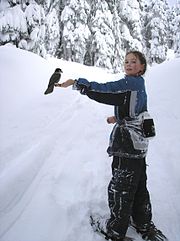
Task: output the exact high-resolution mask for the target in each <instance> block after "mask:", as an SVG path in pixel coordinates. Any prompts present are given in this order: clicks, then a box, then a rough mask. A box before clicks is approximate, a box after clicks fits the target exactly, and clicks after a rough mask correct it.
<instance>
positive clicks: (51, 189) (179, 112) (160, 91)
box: [0, 46, 180, 241]
mask: <svg viewBox="0 0 180 241" xmlns="http://www.w3.org/2000/svg"><path fill="white" fill-rule="evenodd" d="M179 66H180V59H173V60H169V61H167V62H165V63H163V64H161V65H155V66H153V67H151V68H149V69H148V72H147V74H146V84H147V92H148V99H149V110H150V113H151V115H152V116H153V117H154V120H155V123H156V131H157V136H156V138H154V140H152V141H151V143H150V147H149V152H148V158H147V162H148V165H149V167H148V186H149V190H150V193H151V199H152V204H153V215H154V218H153V219H154V221H155V223H156V225H157V226H158V227H159V228H160V229H161V230H162V231H163V232H164V233H165V234H166V235H167V236H168V237H169V241H179V237H180V208H179V201H180V175H179V173H180V164H179V156H180V150H179V143H180V128H179V121H180V109H179V107H178V103H179V89H180V83H179V76H178V75H179V74H178V67H179ZM0 67H1V71H0V89H1V95H0V110H1V119H0V133H1V137H0V143H1V145H0V241H49V240H51V241H77V240H78V241H84V240H86V241H92V240H93V241H101V240H103V239H102V238H101V237H99V236H98V235H97V234H95V233H94V232H93V231H92V229H91V227H90V225H89V214H90V213H91V212H98V213H100V214H101V215H108V213H109V210H108V206H107V185H108V182H109V180H110V177H111V159H110V158H109V157H108V156H107V154H106V148H107V145H108V138H109V134H110V132H111V129H112V125H108V124H107V123H106V117H107V116H111V115H113V108H112V107H110V106H106V105H103V104H99V103H96V102H94V101H91V100H89V99H88V98H87V97H86V96H81V95H80V94H79V93H78V92H77V91H72V90H71V88H69V89H60V88H56V89H55V90H54V92H53V93H52V94H50V95H48V96H45V95H44V94H43V93H44V91H45V89H46V87H47V84H48V80H49V77H50V76H51V74H52V73H53V71H54V69H55V68H56V67H60V68H62V69H63V72H64V73H63V75H62V81H63V80H66V79H67V78H78V77H86V78H88V79H89V80H95V81H99V82H103V81H109V80H116V79H118V78H119V77H120V76H122V75H112V74H110V73H107V72H106V71H105V70H103V69H100V68H95V67H87V66H83V65H81V64H77V63H72V62H67V61H63V60H58V59H55V58H48V59H47V60H45V59H42V58H41V57H39V56H37V55H35V54H33V53H30V52H27V51H24V50H20V49H17V48H15V47H12V46H3V47H0ZM128 234H129V235H130V236H134V237H136V240H137V241H140V240H141V238H140V237H139V236H138V235H137V234H135V233H134V231H133V230H131V229H130V230H128Z"/></svg>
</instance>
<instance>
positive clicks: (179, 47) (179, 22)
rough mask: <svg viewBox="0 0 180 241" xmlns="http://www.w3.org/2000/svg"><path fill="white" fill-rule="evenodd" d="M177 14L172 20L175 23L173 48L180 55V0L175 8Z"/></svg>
mask: <svg viewBox="0 0 180 241" xmlns="http://www.w3.org/2000/svg"><path fill="white" fill-rule="evenodd" d="M174 12H175V14H174V15H175V16H174V19H173V21H172V25H173V36H174V38H173V48H174V52H175V55H176V56H177V57H180V0H178V1H177V4H176V8H175V9H174Z"/></svg>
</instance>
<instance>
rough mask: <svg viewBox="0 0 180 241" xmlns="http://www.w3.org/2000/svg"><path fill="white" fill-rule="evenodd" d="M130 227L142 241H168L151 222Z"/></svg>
mask: <svg viewBox="0 0 180 241" xmlns="http://www.w3.org/2000/svg"><path fill="white" fill-rule="evenodd" d="M131 225H132V227H134V228H135V229H136V232H137V233H139V234H140V235H141V236H142V238H143V239H144V240H147V241H168V239H167V238H166V237H165V235H164V234H163V233H162V232H161V231H160V230H158V229H157V228H156V226H155V225H154V223H153V222H150V223H149V224H145V225H142V226H136V225H135V224H131Z"/></svg>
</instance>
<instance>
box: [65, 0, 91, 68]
mask: <svg viewBox="0 0 180 241" xmlns="http://www.w3.org/2000/svg"><path fill="white" fill-rule="evenodd" d="M89 11H90V8H89V4H88V3H87V2H86V0H69V1H68V3H67V5H66V6H65V7H64V9H63V11H62V13H61V24H62V26H63V30H62V39H61V48H62V57H64V58H65V59H67V60H72V61H75V62H79V63H83V62H84V56H85V54H86V51H87V40H88V38H89V37H90V31H89V28H88V13H89Z"/></svg>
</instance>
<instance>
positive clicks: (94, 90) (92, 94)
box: [74, 78, 140, 106]
mask: <svg viewBox="0 0 180 241" xmlns="http://www.w3.org/2000/svg"><path fill="white" fill-rule="evenodd" d="M139 83H140V82H139V81H137V79H136V80H135V79H133V78H132V79H131V78H129V79H128V78H124V79H120V80H118V81H112V82H107V83H97V82H89V81H88V80H86V79H84V78H79V79H78V80H77V81H76V82H75V86H74V87H75V89H77V90H80V92H81V94H84V95H87V96H88V97H89V98H91V99H93V100H95V101H97V102H100V103H104V104H108V105H117V106H118V105H121V104H123V103H124V101H125V100H126V98H127V96H129V93H130V91H133V90H138V89H139V88H140V86H139Z"/></svg>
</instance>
